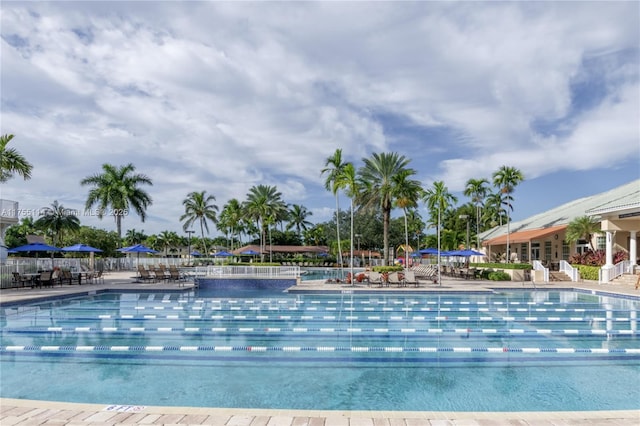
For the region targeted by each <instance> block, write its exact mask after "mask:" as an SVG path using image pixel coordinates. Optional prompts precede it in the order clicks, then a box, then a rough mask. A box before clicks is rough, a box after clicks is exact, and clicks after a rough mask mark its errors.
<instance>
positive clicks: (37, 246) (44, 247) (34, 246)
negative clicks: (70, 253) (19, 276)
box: [11, 243, 60, 253]
mask: <svg viewBox="0 0 640 426" xmlns="http://www.w3.org/2000/svg"><path fill="white" fill-rule="evenodd" d="M11 251H12V252H13V253H18V252H29V251H32V252H35V253H37V252H40V251H60V249H59V248H58V247H54V246H50V245H48V244H43V243H31V244H25V245H23V246H20V247H16V248H12V249H11Z"/></svg>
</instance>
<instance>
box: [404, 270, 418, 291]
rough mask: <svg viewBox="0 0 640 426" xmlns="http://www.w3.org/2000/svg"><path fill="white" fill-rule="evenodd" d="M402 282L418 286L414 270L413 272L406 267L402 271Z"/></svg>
mask: <svg viewBox="0 0 640 426" xmlns="http://www.w3.org/2000/svg"><path fill="white" fill-rule="evenodd" d="M404 284H405V285H409V284H413V285H415V286H416V287H418V284H419V283H418V279H417V278H416V274H415V272H413V271H412V270H411V269H407V270H406V271H404Z"/></svg>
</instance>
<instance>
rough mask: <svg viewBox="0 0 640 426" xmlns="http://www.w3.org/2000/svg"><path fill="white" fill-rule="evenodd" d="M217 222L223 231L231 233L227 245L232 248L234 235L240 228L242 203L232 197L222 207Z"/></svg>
mask: <svg viewBox="0 0 640 426" xmlns="http://www.w3.org/2000/svg"><path fill="white" fill-rule="evenodd" d="M218 224H219V225H220V226H222V227H223V228H224V229H225V233H226V232H227V230H228V232H229V234H230V235H231V238H230V240H231V242H230V244H229V247H230V248H231V250H233V241H234V237H235V236H236V234H238V233H239V231H240V230H241V229H242V205H241V204H240V201H238V200H237V199H235V198H232V199H230V200H229V201H228V202H227V204H225V205H224V207H222V211H221V212H220V217H219V218H218ZM238 237H239V235H238ZM238 239H239V238H238Z"/></svg>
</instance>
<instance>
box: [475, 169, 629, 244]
mask: <svg viewBox="0 0 640 426" xmlns="http://www.w3.org/2000/svg"><path fill="white" fill-rule="evenodd" d="M634 208H640V179H637V180H634V181H632V182H629V183H627V184H625V185H622V186H619V187H617V188H614V189H611V190H609V191H606V192H602V193H600V194H596V195H591V196H588V197H584V198H579V199H577V200H574V201H570V202H568V203H566V204H562V205H561V206H558V207H555V208H553V209H551V210H547V211H546V212H542V213H539V214H536V215H533V216H531V217H528V218H526V219H523V220H520V221H517V222H511V225H510V232H518V231H528V230H533V229H543V228H550V227H555V226H558V225H568V224H569V222H571V221H572V220H573V219H575V218H576V217H580V216H599V215H602V214H606V213H608V212H610V211H614V210H615V211H617V210H623V209H634ZM506 233H507V226H506V225H503V226H496V227H495V228H492V229H490V230H488V231H485V232H482V233H480V239H481V240H488V239H490V238H495V237H499V236H501V235H505V234H506Z"/></svg>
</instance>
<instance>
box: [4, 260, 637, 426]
mask: <svg viewBox="0 0 640 426" xmlns="http://www.w3.org/2000/svg"><path fill="white" fill-rule="evenodd" d="M131 275H132V273H131V272H117V273H110V274H107V275H106V276H105V280H104V284H102V283H101V284H85V285H82V286H78V285H64V286H57V287H54V288H46V289H31V288H21V289H3V290H1V291H0V303H10V302H19V301H27V300H34V299H38V298H47V297H52V296H54V297H55V296H63V295H69V294H74V293H78V294H82V293H87V292H95V291H98V290H105V289H112V290H124V289H127V290H129V289H137V290H146V291H148V290H162V291H165V290H174V291H177V290H188V289H191V288H193V284H190V283H187V284H186V285H185V284H177V283H133V282H132V279H131ZM492 288H513V289H523V288H525V289H527V288H531V289H533V287H532V285H531V283H530V282H524V283H522V282H493V281H482V280H475V281H474V280H472V281H466V280H462V279H456V278H447V277H443V281H442V286H438V285H435V284H432V283H422V285H421V286H420V287H419V288H415V287H402V288H399V289H398V288H395V287H383V288H378V287H368V286H367V285H366V284H358V285H356V286H355V287H354V286H349V285H347V284H326V283H325V282H324V281H321V280H317V281H302V282H301V283H300V285H299V286H297V288H296V289H295V290H299V291H309V290H325V291H326V290H334V291H336V290H337V291H354V292H357V291H363V290H364V291H385V292H388V291H398V292H416V291H417V292H434V291H461V292H464V291H484V290H486V291H491V289H492ZM536 288H538V289H541V290H553V289H559V288H576V289H581V290H585V291H598V292H607V293H616V294H622V295H633V296H640V290H635V289H634V286H633V285H619V284H618V285H616V284H598V283H596V282H588V281H587V282H578V283H571V282H561V283H548V284H539V283H538V284H536ZM0 380H1V371H0ZM0 424H1V425H2V426H9V425H24V426H26V425H66V426H73V425H125V424H128V425H131V424H136V425H149V424H153V425H158V424H165V425H187V424H193V425H196V424H200V425H216V426H222V425H224V426H436V425H473V426H475V425H483V426H485V425H486V426H498V425H530V426H534V425H535V426H537V425H558V426H560V425H563V426H564V425H634V426H637V425H639V424H640V401H638V409H637V410H617V411H560V412H552V411H549V412H445V411H441V412H440V411H439V412H432V411H417V412H416V411H412V412H403V411H321V410H317V411H316V410H277V409H272V410H264V409H241V408H233V409H228V408H200V407H155V406H146V407H135V406H108V405H105V404H79V403H66V402H54V401H36V400H23V399H10V398H0Z"/></svg>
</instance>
